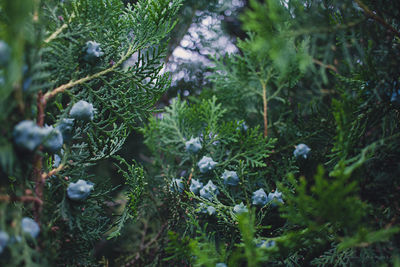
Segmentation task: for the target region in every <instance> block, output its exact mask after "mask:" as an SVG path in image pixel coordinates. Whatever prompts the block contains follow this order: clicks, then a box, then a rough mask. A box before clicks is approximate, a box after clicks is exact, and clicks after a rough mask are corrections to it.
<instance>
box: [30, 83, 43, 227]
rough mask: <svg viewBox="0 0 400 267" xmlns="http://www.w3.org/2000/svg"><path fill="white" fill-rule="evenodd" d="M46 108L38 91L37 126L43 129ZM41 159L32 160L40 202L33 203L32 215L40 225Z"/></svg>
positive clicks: (36, 192) (38, 156)
mask: <svg viewBox="0 0 400 267" xmlns="http://www.w3.org/2000/svg"><path fill="white" fill-rule="evenodd" d="M45 108H46V100H45V99H44V96H43V93H42V91H39V93H38V98H37V109H38V115H37V122H36V123H37V125H39V126H40V127H43V125H44V110H45ZM39 149H41V147H39ZM42 161H43V158H42V156H41V155H40V154H39V153H37V154H36V155H35V157H34V160H33V177H32V180H33V181H34V182H35V194H36V197H37V198H38V199H40V202H35V205H34V207H33V214H34V217H35V221H36V222H37V223H40V213H41V211H42V204H43V203H42V198H43V188H44V181H43V179H42V167H43V162H42Z"/></svg>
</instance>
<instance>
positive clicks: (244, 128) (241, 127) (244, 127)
mask: <svg viewBox="0 0 400 267" xmlns="http://www.w3.org/2000/svg"><path fill="white" fill-rule="evenodd" d="M236 124H237V125H238V127H237V128H236V130H238V131H244V132H246V131H247V129H248V128H249V127H248V126H247V125H246V123H245V122H240V121H238V122H236Z"/></svg>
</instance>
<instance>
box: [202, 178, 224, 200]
mask: <svg viewBox="0 0 400 267" xmlns="http://www.w3.org/2000/svg"><path fill="white" fill-rule="evenodd" d="M218 194H219V191H218V188H217V187H216V186H215V185H214V183H213V182H212V181H211V180H210V181H208V183H207V184H206V185H205V186H204V187H203V188H202V189H201V190H200V196H201V197H203V198H206V199H208V200H212V199H213V197H214V196H217V195H218Z"/></svg>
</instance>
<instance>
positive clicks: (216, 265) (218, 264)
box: [215, 262, 228, 267]
mask: <svg viewBox="0 0 400 267" xmlns="http://www.w3.org/2000/svg"><path fill="white" fill-rule="evenodd" d="M215 267H228V266H227V265H226V264H225V263H223V262H220V263H217V264H215Z"/></svg>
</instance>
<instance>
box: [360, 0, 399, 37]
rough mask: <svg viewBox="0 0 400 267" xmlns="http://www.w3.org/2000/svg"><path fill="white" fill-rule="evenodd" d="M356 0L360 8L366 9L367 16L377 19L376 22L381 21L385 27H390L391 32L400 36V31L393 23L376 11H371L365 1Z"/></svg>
mask: <svg viewBox="0 0 400 267" xmlns="http://www.w3.org/2000/svg"><path fill="white" fill-rule="evenodd" d="M354 1H355V2H356V3H357V4H358V6H359V7H360V8H362V10H364V12H365V15H366V16H368V17H370V18H372V19H373V20H375V21H376V22H378V23H380V24H381V25H382V26H383V27H385V28H386V29H388V30H389V31H390V32H392V33H393V34H395V35H397V37H400V32H399V31H397V30H396V29H395V28H394V27H393V26H392V25H390V24H389V23H387V22H386V21H385V20H384V19H383V18H381V17H379V16H378V15H376V12H374V11H371V10H370V9H369V8H368V6H366V5H365V4H364V3H363V2H361V0H354Z"/></svg>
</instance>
